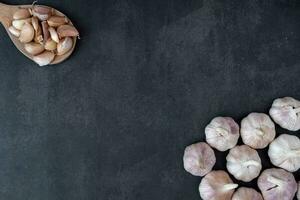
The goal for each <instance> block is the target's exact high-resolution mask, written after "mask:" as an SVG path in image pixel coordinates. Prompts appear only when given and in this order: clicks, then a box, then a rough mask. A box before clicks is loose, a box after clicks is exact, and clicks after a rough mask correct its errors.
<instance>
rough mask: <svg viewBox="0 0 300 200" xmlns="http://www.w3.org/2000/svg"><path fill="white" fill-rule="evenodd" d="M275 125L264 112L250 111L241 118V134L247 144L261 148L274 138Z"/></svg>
mask: <svg viewBox="0 0 300 200" xmlns="http://www.w3.org/2000/svg"><path fill="white" fill-rule="evenodd" d="M275 134H276V132H275V125H274V123H273V122H272V120H271V119H270V117H269V116H268V115H266V114H264V113H250V114H249V115H248V116H247V117H245V118H244V119H243V120H242V123H241V136H242V140H243V142H244V143H245V144H247V145H248V146H250V147H252V148H254V149H263V148H265V147H266V146H268V144H269V143H270V142H272V141H273V140H274V138H275Z"/></svg>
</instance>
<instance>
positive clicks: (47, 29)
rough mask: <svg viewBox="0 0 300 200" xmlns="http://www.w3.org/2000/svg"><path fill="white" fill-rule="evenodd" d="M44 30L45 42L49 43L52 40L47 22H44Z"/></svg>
mask: <svg viewBox="0 0 300 200" xmlns="http://www.w3.org/2000/svg"><path fill="white" fill-rule="evenodd" d="M42 30H43V36H44V37H43V41H44V42H47V41H48V39H49V38H50V33H49V26H48V23H47V22H46V21H43V22H42Z"/></svg>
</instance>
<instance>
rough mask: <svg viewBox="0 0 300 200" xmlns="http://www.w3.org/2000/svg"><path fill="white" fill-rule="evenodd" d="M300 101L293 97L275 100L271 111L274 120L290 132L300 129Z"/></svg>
mask: <svg viewBox="0 0 300 200" xmlns="http://www.w3.org/2000/svg"><path fill="white" fill-rule="evenodd" d="M299 113H300V101H298V100H296V99H294V98H292V97H284V98H279V99H275V100H274V102H273V104H272V107H271V109H270V115H271V117H272V119H273V120H274V121H275V122H276V123H277V124H279V125H280V126H281V127H282V128H285V129H288V130H290V131H297V130H299V129H300V114H299Z"/></svg>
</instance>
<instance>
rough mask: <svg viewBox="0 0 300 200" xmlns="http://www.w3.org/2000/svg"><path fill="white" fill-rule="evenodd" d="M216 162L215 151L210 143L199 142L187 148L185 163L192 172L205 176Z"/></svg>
mask: <svg viewBox="0 0 300 200" xmlns="http://www.w3.org/2000/svg"><path fill="white" fill-rule="evenodd" d="M215 163H216V156H215V153H214V151H213V150H212V148H211V147H210V146H209V145H208V144H206V143H204V142H199V143H196V144H192V145H190V146H188V147H186V148H185V151H184V156H183V165H184V169H185V170H186V171H187V172H189V173H190V174H192V175H194V176H204V175H205V174H207V173H208V172H210V171H211V170H212V168H213V166H214V165H215Z"/></svg>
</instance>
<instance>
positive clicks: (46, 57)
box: [33, 51, 55, 66]
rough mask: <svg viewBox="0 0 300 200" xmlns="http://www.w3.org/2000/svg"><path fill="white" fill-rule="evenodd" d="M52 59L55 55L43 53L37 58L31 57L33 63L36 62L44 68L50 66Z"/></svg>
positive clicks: (49, 52)
mask: <svg viewBox="0 0 300 200" xmlns="http://www.w3.org/2000/svg"><path fill="white" fill-rule="evenodd" d="M54 57H55V55H54V53H53V52H51V51H44V52H43V53H41V54H39V55H37V56H33V61H34V62H36V63H37V64H38V65H39V66H45V65H48V64H50V63H51V62H52V61H53V59H54Z"/></svg>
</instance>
